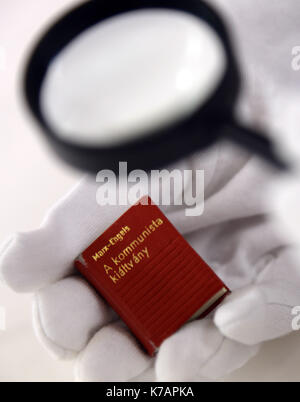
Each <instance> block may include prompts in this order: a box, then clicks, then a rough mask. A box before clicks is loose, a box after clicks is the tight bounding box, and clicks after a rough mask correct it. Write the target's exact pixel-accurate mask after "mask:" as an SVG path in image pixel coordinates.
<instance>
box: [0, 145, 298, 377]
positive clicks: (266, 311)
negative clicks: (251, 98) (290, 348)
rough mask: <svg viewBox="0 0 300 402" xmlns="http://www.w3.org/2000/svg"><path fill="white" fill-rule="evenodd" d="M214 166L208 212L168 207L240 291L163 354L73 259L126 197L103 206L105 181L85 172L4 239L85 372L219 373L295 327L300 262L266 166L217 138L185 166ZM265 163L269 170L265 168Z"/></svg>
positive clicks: (47, 339) (14, 275) (41, 311)
mask: <svg viewBox="0 0 300 402" xmlns="http://www.w3.org/2000/svg"><path fill="white" fill-rule="evenodd" d="M191 166H193V168H194V169H204V170H205V172H206V203H205V213H204V215H203V216H201V217H198V218H195V217H193V218H187V217H186V216H185V211H184V208H179V209H178V207H176V208H175V207H167V208H164V212H165V213H166V215H167V217H168V218H169V219H170V220H171V222H172V223H173V224H174V225H175V226H176V227H177V228H178V229H179V230H180V232H181V233H183V234H185V236H186V238H187V239H188V241H189V243H190V244H191V245H192V246H193V247H194V248H195V249H196V251H197V252H199V254H200V255H201V256H202V257H203V258H204V259H205V260H206V261H207V262H208V263H209V264H210V265H211V266H212V267H213V268H214V269H215V271H216V272H217V274H218V275H219V276H220V277H221V278H222V279H223V280H224V281H225V283H226V284H227V285H228V286H229V287H230V288H231V289H232V290H233V294H232V295H231V296H230V297H228V299H227V300H226V301H225V302H224V303H223V305H222V306H221V307H220V308H219V309H218V310H217V311H216V313H215V315H213V316H212V317H211V318H208V319H206V320H203V321H195V322H193V323H191V324H189V325H187V326H185V327H184V328H183V329H182V330H180V331H179V332H177V333H176V334H175V335H173V336H172V337H171V338H169V339H168V340H166V341H165V342H164V344H163V345H162V347H161V348H160V351H159V353H158V356H157V359H156V361H154V360H153V359H150V358H149V357H148V356H147V355H146V354H145V353H144V351H143V350H141V348H140V347H139V346H138V344H137V342H136V340H135V339H134V337H133V336H132V335H131V334H130V332H129V331H128V330H127V328H126V327H125V326H124V325H122V323H121V322H120V321H119V320H118V317H117V316H116V314H115V313H113V312H112V310H111V309H110V308H109V307H108V306H107V304H106V303H105V302H104V301H103V300H102V299H101V297H99V296H98V295H97V294H96V292H95V291H94V290H93V289H92V288H91V287H90V286H89V284H88V283H86V282H85V281H84V280H83V279H81V278H80V277H78V276H76V273H75V271H74V268H73V261H74V259H75V257H76V256H77V255H78V253H80V252H81V251H82V250H84V249H85V248H86V247H87V246H88V245H89V244H90V243H91V242H92V241H93V240H94V239H95V238H97V237H98V236H99V235H100V234H101V233H102V232H103V231H104V230H105V229H106V228H107V227H109V226H110V225H111V224H112V223H113V222H114V221H115V220H116V219H117V218H118V217H119V216H120V215H121V214H122V213H123V212H124V211H125V210H126V209H127V207H111V206H110V207H100V206H98V205H97V203H96V198H95V197H96V191H97V188H98V186H99V185H98V184H96V183H95V181H94V180H93V179H92V178H86V179H84V180H83V181H82V182H81V183H80V184H79V185H78V186H77V187H76V188H75V189H74V190H73V191H72V192H71V193H70V194H68V195H67V197H66V198H64V199H63V200H62V201H60V203H58V204H57V205H56V206H55V207H54V208H53V209H52V211H51V212H50V213H49V214H48V215H47V217H46V220H45V221H44V223H43V224H42V226H41V228H40V229H38V230H37V231H35V232H32V233H28V234H18V235H16V236H14V237H13V238H12V239H11V240H10V242H9V243H8V244H6V246H5V247H4V249H3V251H2V254H1V260H0V271H1V276H2V278H3V279H4V281H5V282H6V283H7V284H8V285H9V286H10V287H11V288H12V289H14V290H16V291H18V292H35V293H36V295H35V303H34V325H35V329H36V333H37V335H38V337H39V339H40V340H41V341H42V343H43V344H44V345H45V346H46V347H47V349H48V350H50V351H51V352H52V353H53V354H54V355H55V356H57V357H59V358H77V364H76V374H77V378H78V379H80V380H84V381H87V380H92V381H127V380H133V379H135V378H136V377H138V376H139V375H140V374H142V377H140V378H143V379H144V378H149V377H145V376H144V374H145V372H147V370H148V369H150V371H148V374H149V373H150V378H151V379H154V378H155V377H154V372H153V370H151V368H152V366H153V365H154V364H155V371H156V379H157V380H162V381H166V380H178V381H187V380H192V381H198V380H201V379H203V378H207V379H212V380H214V379H216V378H220V377H223V376H225V375H227V374H229V373H230V372H231V371H233V370H235V369H237V368H239V367H241V366H243V365H244V364H245V363H246V362H247V361H248V360H249V359H250V358H252V357H253V356H254V355H255V354H256V352H257V351H258V347H259V346H258V345H259V344H260V343H261V342H263V341H265V340H268V339H273V338H276V337H278V336H282V335H285V334H287V333H289V332H290V331H291V330H292V328H291V310H292V307H294V306H295V305H298V304H300V300H299V290H298V289H299V286H300V270H299V269H298V266H297V265H294V264H293V262H292V260H290V257H291V254H292V251H291V250H290V249H289V248H288V247H285V244H284V241H282V239H280V238H279V237H278V236H277V235H276V231H275V230H274V227H273V224H272V222H270V220H269V219H268V218H267V217H266V215H265V214H264V211H265V206H264V204H263V202H262V198H263V197H264V193H265V192H264V188H265V186H266V184H267V183H268V181H269V180H270V176H271V175H270V173H269V172H268V171H267V169H266V167H265V166H263V165H261V164H260V163H258V162H257V161H255V160H254V159H252V160H249V156H248V155H247V154H246V153H244V152H241V151H240V152H238V150H237V149H235V148H233V147H230V146H227V145H224V144H219V145H218V146H217V147H215V148H214V149H212V150H210V151H207V152H205V153H203V154H198V155H195V156H194V157H193V158H190V159H188V160H187V161H186V162H185V163H181V164H180V165H178V166H177V167H178V168H180V169H188V168H190V167H191ZM262 169H263V170H262Z"/></svg>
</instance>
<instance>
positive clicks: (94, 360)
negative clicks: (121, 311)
mask: <svg viewBox="0 0 300 402" xmlns="http://www.w3.org/2000/svg"><path fill="white" fill-rule="evenodd" d="M151 363H152V359H151V358H150V357H149V356H148V355H147V354H146V353H145V352H144V351H143V350H142V348H141V347H140V346H139V345H138V343H137V341H136V340H135V338H134V337H133V336H132V335H131V334H130V332H129V331H128V330H127V328H126V327H124V326H123V325H120V324H119V323H113V324H111V325H108V326H106V327H104V328H103V329H101V330H100V331H99V332H98V333H97V334H96V335H95V336H94V337H93V339H92V340H91V342H90V343H89V344H88V346H87V347H86V348H85V350H84V351H83V352H82V353H81V354H80V355H79V357H78V360H77V363H76V366H75V377H76V380H77V381H80V382H111V381H114V382H115V381H117V382H127V381H130V380H131V379H132V378H136V377H137V376H139V375H140V374H141V373H143V372H145V371H146V370H147V368H149V367H150V366H151Z"/></svg>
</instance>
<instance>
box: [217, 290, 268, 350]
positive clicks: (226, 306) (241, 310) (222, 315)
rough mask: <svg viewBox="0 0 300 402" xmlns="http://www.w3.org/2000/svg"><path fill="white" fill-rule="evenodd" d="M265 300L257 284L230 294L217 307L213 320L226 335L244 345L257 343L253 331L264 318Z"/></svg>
mask: <svg viewBox="0 0 300 402" xmlns="http://www.w3.org/2000/svg"><path fill="white" fill-rule="evenodd" d="M266 306H267V301H266V300H265V299H264V295H263V293H262V292H261V290H260V289H259V287H257V286H249V287H247V288H244V289H241V290H238V291H236V292H234V293H233V294H232V295H230V296H229V297H228V298H227V299H226V300H225V302H224V303H223V304H222V305H221V306H220V307H219V309H218V310H217V311H216V313H215V316H214V322H215V324H216V326H217V327H218V328H219V330H220V331H221V333H222V334H223V335H225V336H226V337H228V338H230V339H232V340H234V341H236V342H241V343H243V344H245V345H255V344H256V343H257V341H256V337H255V336H254V334H255V331H256V330H257V328H258V327H259V326H260V324H261V323H262V322H264V319H265V313H266Z"/></svg>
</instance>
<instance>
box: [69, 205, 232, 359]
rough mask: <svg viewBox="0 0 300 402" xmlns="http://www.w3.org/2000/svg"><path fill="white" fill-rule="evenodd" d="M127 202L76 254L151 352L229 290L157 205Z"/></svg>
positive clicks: (88, 275) (86, 273)
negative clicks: (123, 211)
mask: <svg viewBox="0 0 300 402" xmlns="http://www.w3.org/2000/svg"><path fill="white" fill-rule="evenodd" d="M147 202H148V205H142V204H141V203H139V204H137V205H135V206H133V207H131V208H130V209H129V210H128V211H127V212H126V213H125V214H124V215H122V216H121V217H120V218H119V219H118V220H117V221H116V222H115V223H114V224H113V225H112V226H111V227H110V228H108V229H107V230H106V231H105V232H104V233H103V234H102V235H101V236H100V237H99V238H98V239H97V240H96V241H95V242H94V243H93V244H91V245H90V246H89V247H88V248H87V249H86V250H85V251H84V252H83V253H82V254H81V255H80V256H79V257H78V259H77V260H76V262H75V265H76V267H77V268H78V270H79V271H80V272H81V273H82V275H83V276H85V278H86V279H87V280H88V281H89V282H90V283H91V284H92V285H93V286H94V287H95V288H96V290H97V291H98V292H99V293H100V295H101V296H102V297H103V298H105V299H106V300H107V302H108V303H109V304H110V305H111V306H112V308H113V309H114V310H115V311H116V312H117V313H118V314H119V316H120V317H121V318H122V319H123V320H124V322H125V323H126V324H127V325H128V327H129V328H130V329H131V331H132V332H133V333H134V334H135V336H136V337H137V339H138V340H139V341H140V342H141V343H142V345H144V347H145V348H146V350H147V351H148V353H149V354H150V355H154V354H155V352H156V351H157V350H158V348H159V346H160V345H161V344H162V342H163V341H164V340H165V339H166V338H168V337H169V336H171V335H172V334H173V333H174V332H176V331H177V330H178V329H179V328H181V327H182V326H183V325H184V324H186V323H187V322H188V321H190V320H192V319H196V318H202V317H204V316H205V315H206V314H208V313H209V312H210V311H211V310H212V309H213V308H214V307H216V306H217V305H218V304H219V303H220V302H221V301H222V300H223V299H224V297H225V296H226V295H227V294H228V293H229V292H230V291H229V289H228V288H227V287H226V285H224V283H223V282H222V281H221V280H220V279H219V278H218V277H217V275H216V274H215V273H214V272H213V270H212V269H211V268H210V267H209V266H208V265H207V264H206V262H205V261H204V260H203V259H202V258H201V257H200V256H199V255H198V254H197V253H196V252H195V250H194V249H193V248H192V247H191V246H190V245H189V244H188V243H187V241H186V240H185V239H184V238H183V237H182V236H181V234H180V233H179V232H178V231H177V230H176V229H175V227H174V226H173V225H172V224H171V223H170V222H169V220H168V219H167V218H166V216H165V215H164V214H163V213H162V212H161V210H160V209H159V208H158V207H157V206H156V205H153V203H152V201H151V199H150V198H148V197H147Z"/></svg>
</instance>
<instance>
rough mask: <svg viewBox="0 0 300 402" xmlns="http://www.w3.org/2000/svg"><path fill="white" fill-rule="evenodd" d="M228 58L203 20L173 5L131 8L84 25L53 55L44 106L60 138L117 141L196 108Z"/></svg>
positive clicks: (175, 119)
mask: <svg viewBox="0 0 300 402" xmlns="http://www.w3.org/2000/svg"><path fill="white" fill-rule="evenodd" d="M226 63H227V59H226V53H225V50H224V48H223V44H222V42H221V40H220V39H219V37H218V36H217V34H216V32H215V31H214V30H213V29H212V28H211V27H210V26H209V25H208V24H207V23H206V22H205V21H204V20H201V19H199V18H197V17H196V16H193V15H192V14H188V13H185V12H182V11H177V10H170V9H168V10H165V9H147V10H139V11H133V12H128V13H125V14H121V15H119V16H117V17H113V18H110V19H108V20H106V21H104V22H103V21H102V22H101V23H99V24H97V25H94V26H92V27H90V28H89V29H87V30H85V31H84V32H83V33H81V34H80V35H78V36H77V37H76V38H74V39H73V40H72V41H71V42H70V43H69V44H68V45H67V46H66V47H65V48H64V49H63V50H62V51H61V52H60V53H59V54H58V55H57V56H56V57H55V58H54V59H53V61H52V62H51V64H50V65H49V67H48V70H47V73H46V76H45V79H44V81H43V84H42V88H41V93H40V101H41V110H42V113H43V115H44V118H45V120H46V121H47V124H48V125H49V126H50V127H51V128H52V129H53V131H54V132H56V133H57V135H58V136H59V137H60V138H61V139H63V140H66V141H68V142H71V143H74V144H78V145H86V146H112V145H115V144H116V145H120V144H122V143H126V142H128V141H130V140H135V139H137V138H140V137H142V136H146V135H147V133H149V132H153V131H155V130H156V129H160V128H163V127H164V126H168V125H170V124H173V123H176V122H178V121H180V120H183V119H185V118H187V117H188V116H189V115H192V114H193V113H194V112H195V111H196V110H197V109H199V107H201V105H202V104H204V103H206V102H207V100H208V99H209V97H210V96H211V95H212V93H213V92H214V91H215V89H216V88H217V86H218V85H219V83H220V81H221V79H222V77H223V75H224V72H225V70H226ZM183 134H184V133H183Z"/></svg>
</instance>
